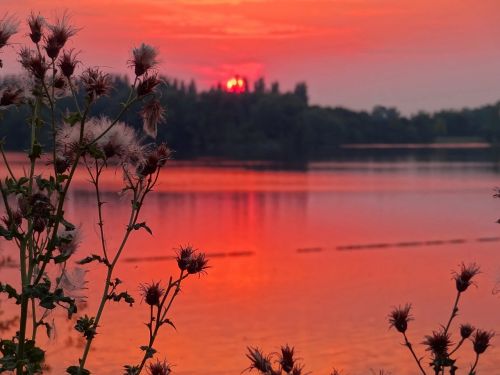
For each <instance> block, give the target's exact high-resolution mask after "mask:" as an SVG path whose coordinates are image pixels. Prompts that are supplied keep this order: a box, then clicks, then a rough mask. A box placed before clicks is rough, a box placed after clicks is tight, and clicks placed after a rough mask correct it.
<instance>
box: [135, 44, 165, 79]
mask: <svg viewBox="0 0 500 375" xmlns="http://www.w3.org/2000/svg"><path fill="white" fill-rule="evenodd" d="M157 56H158V51H157V50H156V48H154V47H152V46H150V45H147V44H144V43H142V44H141V46H140V47H137V48H134V49H133V50H132V60H130V65H131V66H132V67H134V72H135V75H136V76H137V77H140V76H142V75H143V74H145V73H146V72H147V71H148V70H149V69H151V68H153V67H154V66H155V65H156V64H158V61H157V60H156V57H157Z"/></svg>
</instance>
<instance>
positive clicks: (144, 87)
mask: <svg viewBox="0 0 500 375" xmlns="http://www.w3.org/2000/svg"><path fill="white" fill-rule="evenodd" d="M159 84H160V80H159V79H158V75H157V74H153V75H147V74H145V75H144V77H143V78H142V80H140V81H139V84H138V85H137V96H138V97H143V96H145V95H148V94H151V93H152V92H153V91H154V90H155V88H156V86H158V85H159Z"/></svg>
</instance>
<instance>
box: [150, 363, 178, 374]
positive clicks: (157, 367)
mask: <svg viewBox="0 0 500 375" xmlns="http://www.w3.org/2000/svg"><path fill="white" fill-rule="evenodd" d="M148 371H149V374H150V375H170V374H171V373H172V369H171V368H170V365H169V364H168V363H167V362H166V361H163V362H160V361H157V362H156V363H150V364H149V365H148Z"/></svg>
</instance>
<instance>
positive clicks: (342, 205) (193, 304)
mask: <svg viewBox="0 0 500 375" xmlns="http://www.w3.org/2000/svg"><path fill="white" fill-rule="evenodd" d="M251 167H252V168H249V167H248V165H246V166H239V165H237V164H234V163H228V164H225V166H224V167H223V168H217V167H210V166H206V165H205V166H204V165H200V164H199V163H198V164H189V163H177V164H176V163H173V165H172V166H171V167H170V168H169V169H167V170H166V171H165V173H164V174H163V176H162V178H161V181H160V183H159V185H158V187H157V189H156V191H155V192H154V193H153V194H152V195H151V196H150V199H149V201H148V202H147V204H146V207H145V209H144V212H143V217H144V220H146V221H147V222H148V224H149V226H150V227H151V228H152V230H153V236H149V235H147V233H145V232H134V235H133V236H132V239H131V240H130V242H129V244H128V246H127V248H126V251H125V253H124V258H123V262H122V263H121V264H120V266H119V268H118V269H117V277H119V278H120V279H122V280H124V281H125V283H124V289H127V290H128V291H129V292H130V293H131V294H134V295H135V296H137V300H138V303H137V304H136V306H135V307H133V308H130V307H128V305H126V304H115V303H110V304H109V306H108V307H107V310H106V311H105V314H104V319H103V321H102V325H101V327H100V329H99V332H100V334H99V335H98V336H97V338H96V340H95V345H94V350H93V352H92V354H91V356H90V361H89V364H88V367H89V368H90V369H91V370H93V373H95V374H98V375H111V374H117V373H120V371H121V370H120V368H121V366H123V365H124V364H126V363H135V362H137V361H138V360H139V358H140V355H141V352H140V350H139V349H138V348H139V346H140V345H144V344H145V343H146V340H147V331H146V327H145V326H144V324H143V322H145V320H146V318H147V315H148V308H147V306H146V305H145V304H144V303H141V302H140V297H139V290H138V285H139V284H140V283H144V282H151V281H153V280H162V281H166V280H168V277H169V276H170V275H177V273H178V270H177V268H176V264H175V262H173V261H172V260H171V259H170V256H172V255H174V249H175V248H176V247H178V246H179V245H183V244H192V245H193V246H195V247H198V248H200V249H203V250H204V251H206V252H207V253H208V255H209V257H210V258H211V259H210V265H211V268H210V269H209V270H208V272H207V274H206V275H202V276H201V277H199V278H198V277H194V278H192V279H188V281H187V282H186V284H185V285H184V287H183V289H182V293H181V294H180V296H179V297H178V299H177V300H176V303H175V306H174V308H173V310H172V315H171V319H172V320H173V322H174V323H175V325H176V327H177V330H174V329H170V328H166V329H165V330H164V331H163V332H162V334H161V335H160V336H161V337H160V339H159V341H158V344H157V345H155V347H156V349H157V350H158V351H159V355H160V357H161V358H163V357H166V358H167V359H168V360H169V361H170V362H171V363H173V364H175V367H174V370H175V373H177V374H181V375H188V374H213V375H215V374H217V375H223V374H239V373H240V372H241V371H242V370H244V369H245V368H246V367H248V362H247V360H246V358H245V350H246V349H245V348H246V346H249V345H257V346H260V347H262V348H263V349H264V350H265V351H268V352H273V351H276V350H277V349H278V348H279V346H280V345H281V344H285V343H288V344H290V345H294V346H295V347H296V350H297V352H298V355H299V356H300V357H301V358H302V359H303V361H304V362H305V363H306V369H307V370H308V371H312V372H313V373H315V374H327V373H328V371H330V370H331V369H332V368H333V367H336V368H338V369H344V373H345V374H351V375H355V374H369V373H370V370H371V369H373V370H376V371H378V370H379V369H385V370H386V371H389V372H391V373H392V374H398V375H410V374H415V373H416V370H415V368H414V364H413V363H412V358H411V357H410V355H409V353H407V352H406V351H405V349H404V347H403V346H402V345H401V343H402V340H401V337H399V335H398V334H397V333H396V332H395V331H394V330H389V329H388V324H387V314H388V312H389V311H390V309H391V308H392V307H393V306H395V305H398V304H403V303H406V302H411V303H412V304H413V307H414V317H415V321H413V322H412V323H411V325H410V329H409V337H410V338H411V340H412V341H413V342H414V343H415V345H416V346H417V347H418V345H417V344H418V343H420V342H421V341H422V340H423V337H424V335H425V334H428V333H430V331H432V330H436V329H438V328H439V325H440V324H443V323H445V321H446V320H447V318H448V316H449V314H450V311H451V304H452V302H453V299H454V284H453V281H452V279H451V271H452V270H453V269H456V268H457V266H458V265H459V264H460V263H461V262H462V261H464V262H470V261H475V262H478V263H479V264H480V265H481V266H482V270H483V273H482V274H481V275H480V276H479V277H478V280H477V288H475V287H472V288H470V289H469V290H468V291H467V292H466V294H465V296H464V298H463V304H462V306H461V309H460V315H459V317H458V318H457V322H458V323H462V322H470V323H472V324H473V325H475V326H477V327H481V328H485V329H494V330H496V331H497V332H500V319H499V312H500V295H495V294H494V293H492V291H493V290H494V289H495V287H496V286H497V278H498V277H499V275H500V253H499V252H498V248H499V246H500V242H499V236H500V227H499V226H498V224H496V223H495V221H496V220H497V219H498V218H499V217H500V201H498V200H495V199H493V198H492V193H493V188H494V187H495V186H497V185H499V182H498V181H499V180H500V179H499V177H500V176H499V175H498V173H497V169H496V167H497V165H496V163H495V162H491V161H489V160H478V159H476V158H473V159H472V160H451V161H450V160H437V161H436V160H434V161H419V160H418V159H416V158H403V159H400V160H398V161H394V160H393V161H390V160H385V159H384V160H380V159H376V160H355V159H352V160H349V161H337V162H320V163H310V164H307V165H305V168H302V170H274V169H273V170H269V169H266V168H257V169H256V168H255V167H256V165H251ZM19 168H20V167H19ZM86 179H87V178H86V176H85V175H84V173H83V171H82V173H80V174H78V175H77V179H76V181H75V189H74V190H73V191H72V193H71V195H70V197H69V202H68V206H67V209H66V211H67V213H68V215H69V217H70V218H71V219H72V221H73V222H75V223H77V224H80V225H81V226H82V229H83V232H84V241H83V242H82V245H81V247H80V250H79V257H81V258H83V257H84V256H86V255H87V254H89V253H95V252H98V251H99V250H98V242H97V226H96V224H95V222H96V214H97V213H96V211H95V208H94V197H93V195H92V190H91V187H90V186H89V184H88V183H87V182H86ZM120 181H121V179H120V173H119V172H112V173H109V174H108V175H107V176H106V183H105V197H104V198H105V200H106V202H108V203H107V205H106V207H107V213H106V217H105V224H106V227H107V228H108V235H109V245H110V246H111V247H112V246H113V245H114V246H116V244H117V242H118V241H119V240H120V238H121V237H120V236H121V233H122V231H123V229H124V228H125V221H126V214H127V212H128V205H129V199H128V198H127V197H122V196H120V195H119V194H118V191H119V187H120ZM10 251H11V250H9V249H8V247H7V246H5V245H4V246H3V252H2V254H3V255H7V254H9V252H10ZM11 255H14V254H11ZM89 270H90V271H89V273H88V274H87V279H88V280H89V283H88V285H87V286H88V289H87V290H86V295H87V296H88V305H87V307H86V309H85V310H83V311H82V312H84V313H88V314H94V311H95V308H96V302H97V300H98V298H99V297H98V295H99V288H100V286H99V285H100V282H102V279H103V277H104V269H102V268H100V267H99V266H96V265H92V266H91V267H89ZM1 275H2V279H7V280H15V278H16V277H17V275H16V273H15V270H14V269H9V268H4V269H2V271H1ZM1 306H2V308H3V310H4V315H2V318H8V317H11V316H12V315H13V314H14V309H13V308H12V306H11V305H10V302H5V301H2V305H1ZM73 324H74V322H66V323H62V324H59V325H58V326H57V330H56V338H55V339H53V340H50V341H48V342H47V343H45V345H46V348H47V352H48V363H49V364H50V366H51V367H52V370H53V371H52V373H53V374H61V373H63V369H64V368H66V367H67V366H68V365H70V364H76V359H77V358H78V356H79V355H80V353H81V345H82V342H81V340H80V339H79V338H78V335H76V333H75V332H74V331H73V330H72V326H73ZM453 328H454V331H453V333H454V339H455V340H456V339H457V335H456V326H454V327H453ZM498 347H499V345H495V346H493V347H492V348H490V349H488V352H487V353H486V355H485V356H484V358H481V361H480V365H479V370H480V372H479V373H484V374H493V375H495V374H500V370H499V369H500V351H499V350H500V349H498ZM466 349H467V350H463V351H462V352H460V354H459V360H460V363H461V364H462V367H464V366H465V367H468V366H469V363H470V362H471V361H472V359H473V358H472V356H471V354H470V352H471V350H470V344H469V345H467V347H466ZM417 350H418V351H419V353H420V354H422V355H423V354H424V350H423V348H421V347H418V349H417Z"/></svg>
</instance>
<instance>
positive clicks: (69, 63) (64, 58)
mask: <svg viewBox="0 0 500 375" xmlns="http://www.w3.org/2000/svg"><path fill="white" fill-rule="evenodd" d="M73 52H74V49H71V50H69V51H63V53H62V55H61V57H60V58H59V62H58V64H57V66H59V69H61V73H62V75H63V76H65V77H66V78H70V77H71V76H72V75H73V73H74V72H75V68H76V66H77V65H78V64H79V63H80V61H78V60H77V59H76V55H73Z"/></svg>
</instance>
